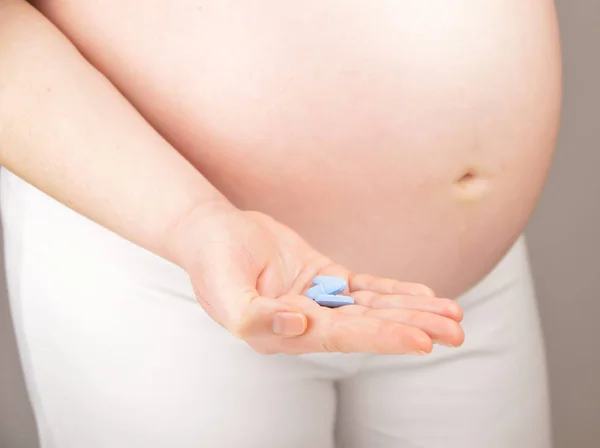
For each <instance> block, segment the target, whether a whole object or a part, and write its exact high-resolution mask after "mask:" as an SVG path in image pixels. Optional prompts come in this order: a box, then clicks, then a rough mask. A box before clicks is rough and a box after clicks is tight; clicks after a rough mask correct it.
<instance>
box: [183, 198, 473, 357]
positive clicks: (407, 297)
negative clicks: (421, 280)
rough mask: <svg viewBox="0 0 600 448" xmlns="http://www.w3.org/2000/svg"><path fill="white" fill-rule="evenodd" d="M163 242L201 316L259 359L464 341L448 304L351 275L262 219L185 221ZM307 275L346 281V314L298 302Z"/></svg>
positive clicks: (225, 215)
mask: <svg viewBox="0 0 600 448" xmlns="http://www.w3.org/2000/svg"><path fill="white" fill-rule="evenodd" d="M172 241H173V242H174V244H173V248H174V249H173V250H174V251H175V254H176V256H175V257H174V258H175V259H176V260H177V262H178V263H179V264H180V265H181V266H182V267H183V268H184V269H186V271H187V272H188V273H189V275H190V278H191V280H192V284H193V286H194V291H195V293H196V295H197V298H198V300H199V302H200V304H201V305H202V307H203V308H204V309H205V310H206V312H207V313H208V314H209V315H210V316H211V317H212V318H213V319H214V320H215V321H217V322H218V323H219V324H221V325H222V326H224V327H225V328H227V329H228V330H229V331H230V332H231V333H233V334H234V335H235V336H237V337H238V338H241V339H243V340H244V341H246V342H247V343H248V344H249V345H250V346H251V347H252V348H253V349H254V350H256V351H257V352H259V353H264V354H273V353H286V354H301V353H309V352H344V353H349V352H362V353H387V354H407V353H410V354H426V353H429V352H430V351H431V350H432V346H433V343H439V344H443V345H449V346H459V345H461V344H462V342H463V339H464V334H463V331H462V329H461V327H460V325H459V322H460V321H461V319H462V310H461V309H460V307H459V306H458V304H457V303H456V302H455V301H453V300H449V299H440V298H436V297H435V295H434V293H433V291H431V290H430V289H429V288H428V287H426V286H424V285H420V284H415V283H403V282H399V281H395V280H391V279H385V278H378V277H373V276H371V275H365V274H352V273H350V272H349V271H348V270H347V269H346V268H344V267H343V266H340V265H338V264H335V263H333V262H332V261H331V260H329V259H328V258H327V257H325V256H324V255H322V254H320V253H319V252H317V251H316V250H315V249H313V248H312V247H310V246H309V245H308V244H307V243H306V242H305V241H303V240H302V238H300V237H299V236H298V235H297V234H296V233H295V232H293V231H292V230H291V229H289V228H287V227H286V226H284V225H282V224H280V223H278V222H276V221H275V220H274V219H272V218H270V217H268V216H266V215H264V214H261V213H257V212H243V211H239V210H237V209H234V208H227V209H224V210H219V211H216V212H215V211H212V212H208V213H207V212H206V211H198V212H192V213H190V214H189V216H188V217H187V218H186V219H185V220H184V221H182V222H181V223H180V225H179V226H177V230H176V231H175V234H174V238H173V239H172ZM316 275H331V276H336V277H341V278H344V279H347V280H348V285H349V291H346V292H345V294H349V295H351V296H352V297H353V298H354V301H355V305H348V306H344V307H340V308H336V309H330V308H325V307H321V306H320V305H318V304H317V303H315V302H314V301H313V300H311V299H309V298H308V297H306V296H304V293H305V292H306V290H307V289H308V288H309V287H310V286H312V284H311V282H312V279H313V277H315V276H316ZM341 294H344V293H341Z"/></svg>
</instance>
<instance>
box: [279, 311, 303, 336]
mask: <svg viewBox="0 0 600 448" xmlns="http://www.w3.org/2000/svg"><path fill="white" fill-rule="evenodd" d="M305 329H306V321H305V319H304V316H302V314H299V313H292V312H280V313H277V314H275V316H273V321H272V322H271V330H272V331H273V333H275V334H278V335H281V336H299V335H301V334H302V333H304V331H305Z"/></svg>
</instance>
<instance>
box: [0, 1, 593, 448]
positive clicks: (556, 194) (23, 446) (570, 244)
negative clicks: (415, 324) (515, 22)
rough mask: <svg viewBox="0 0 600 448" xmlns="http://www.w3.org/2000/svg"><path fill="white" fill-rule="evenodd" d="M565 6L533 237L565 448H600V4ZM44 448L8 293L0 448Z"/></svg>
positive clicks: (2, 335) (0, 355) (0, 314)
mask: <svg viewBox="0 0 600 448" xmlns="http://www.w3.org/2000/svg"><path fill="white" fill-rule="evenodd" d="M557 6H558V10H559V19H560V25H561V34H562V41H563V57H564V67H565V92H564V93H565V95H564V109H563V110H564V112H563V121H562V127H561V134H560V138H559V144H558V151H557V153H556V158H555V162H554V166H553V168H552V171H551V173H550V178H549V181H548V184H547V186H546V189H545V192H544V194H543V196H542V199H541V202H540V204H539V206H538V208H537V210H536V213H535V215H534V217H533V219H532V221H531V223H530V225H529V228H528V231H527V232H528V237H529V245H530V252H531V258H532V262H533V269H534V274H535V280H536V286H537V289H538V295H539V297H540V308H541V312H542V318H543V323H544V329H545V332H546V337H547V345H548V361H549V367H550V382H551V388H552V400H553V403H552V404H553V420H554V431H555V441H556V447H557V448H593V447H595V446H600V346H599V342H600V324H599V321H600V300H599V299H600V294H598V293H597V287H596V285H597V281H598V279H600V260H599V257H600V0H559V1H557ZM3 280H4V279H3V277H0V291H3V289H4V288H3ZM596 334H598V335H599V336H598V340H597V339H596ZM36 446H37V443H36V434H35V426H34V424H33V420H32V416H31V410H30V408H29V404H28V402H27V398H26V395H25V390H24V385H23V380H22V378H21V372H20V368H19V363H18V357H17V352H16V348H15V345H14V337H13V334H12V328H11V323H10V318H9V313H8V309H7V301H6V297H5V293H3V292H2V293H0V448H34V447H36ZM482 448H485V447H482ZM507 448H510V447H507Z"/></svg>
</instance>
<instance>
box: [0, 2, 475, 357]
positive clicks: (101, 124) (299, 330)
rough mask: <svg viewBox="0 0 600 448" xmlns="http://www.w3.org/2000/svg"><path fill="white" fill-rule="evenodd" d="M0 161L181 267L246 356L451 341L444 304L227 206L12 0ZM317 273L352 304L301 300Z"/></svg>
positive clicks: (0, 77)
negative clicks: (343, 282)
mask: <svg viewBox="0 0 600 448" xmlns="http://www.w3.org/2000/svg"><path fill="white" fill-rule="evenodd" d="M0 163H1V164H3V165H4V166H6V167H7V168H8V169H10V170H11V171H13V172H14V173H15V174H17V175H18V176H20V177H22V178H23V179H25V180H26V181H28V182H29V183H31V184H33V185H34V186H36V187H38V188H39V189H40V190H42V191H44V192H45V193H47V194H49V195H51V196H52V197H54V198H55V199H57V200H58V201H60V202H62V203H64V204H65V205H67V206H69V207H71V208H72V209H74V210H75V211H77V212H79V213H81V214H82V215H85V216H87V217H89V218H90V219H92V220H93V221H95V222H97V223H99V224H100V225H102V226H104V227H106V228H108V229H110V230H112V231H114V232H115V233H117V234H119V235H121V236H123V237H125V238H127V239H129V240H130V241H132V242H133V243H135V244H137V245H139V246H141V247H144V248H146V249H148V250H150V251H152V252H154V253H156V254H158V255H160V256H162V257H164V258H167V259H169V260H171V261H173V262H174V263H176V264H178V265H180V266H181V267H182V268H184V269H185V270H186V271H187V272H188V273H189V275H190V278H191V281H192V284H193V285H194V290H195V292H196V295H197V297H198V299H199V301H200V303H201V305H202V306H203V307H204V309H205V310H206V311H207V313H208V314H209V315H210V316H211V317H212V318H213V319H214V320H215V321H217V322H218V323H220V324H221V325H223V326H224V327H226V328H227V329H228V330H229V331H231V332H232V333H233V334H235V335H236V336H238V337H240V338H242V339H244V340H245V341H246V342H247V343H248V344H250V345H251V346H252V347H253V348H254V349H256V350H257V351H261V352H263V353H275V352H284V353H290V354H294V353H306V352H318V351H324V350H325V351H342V352H381V353H409V352H410V353H412V352H414V353H425V352H429V351H431V349H432V344H433V341H434V340H435V341H441V342H443V343H446V344H450V345H460V344H461V343H462V339H463V332H462V329H461V328H460V326H459V324H458V322H460V319H461V318H462V312H461V311H460V308H459V307H458V305H457V304H456V303H454V302H453V301H449V300H443V299H436V298H435V297H431V295H432V294H431V291H430V290H429V289H428V288H426V287H424V286H423V285H414V284H409V283H401V282H397V281H392V280H388V279H380V278H376V277H371V276H365V275H354V274H351V273H350V272H348V270H347V269H345V268H344V267H343V266H339V265H336V264H334V263H333V262H331V261H330V260H328V259H327V257H325V256H324V255H323V254H320V253H318V252H317V251H316V250H314V249H313V248H312V247H310V246H309V245H308V244H306V242H304V241H303V240H302V238H300V236H299V235H297V234H295V232H293V231H292V230H291V229H289V228H286V227H285V226H283V225H282V224H280V223H277V222H275V221H274V220H273V219H271V218H269V217H267V216H264V215H262V214H260V213H256V212H242V211H240V210H237V209H236V208H235V207H233V206H232V205H231V204H230V203H229V202H228V201H227V200H226V199H225V198H224V197H223V196H222V195H221V194H220V193H219V192H218V191H217V190H216V189H215V188H214V187H213V186H212V185H211V184H210V183H209V182H208V181H207V180H206V179H205V178H204V177H203V176H202V175H201V174H200V173H199V172H198V171H197V170H196V169H195V168H194V167H192V166H191V165H190V164H189V163H188V162H187V161H186V160H185V159H184V158H183V157H182V156H181V155H180V154H179V153H178V152H177V151H176V150H175V149H174V148H172V147H171V146H170V145H169V144H168V143H167V142H166V141H165V140H164V139H163V138H161V136H160V135H159V134H158V133H156V132H155V131H154V129H153V128H152V127H151V126H150V125H149V124H148V123H146V122H145V121H144V120H143V118H142V117H141V116H140V115H139V114H138V113H137V112H136V110H135V109H134V108H133V107H132V106H131V105H130V104H129V103H128V102H127V101H126V100H125V99H124V98H123V97H122V96H121V95H120V94H119V92H118V91H117V89H116V88H114V86H112V85H111V84H110V83H109V82H108V81H107V80H106V79H105V78H104V77H103V76H102V75H101V74H100V73H99V72H97V71H96V70H95V69H94V68H93V67H92V66H91V65H90V64H88V63H87V62H86V60H85V59H84V58H83V57H82V56H81V55H80V54H79V53H78V52H77V50H76V49H75V48H74V47H73V45H71V44H70V43H69V41H68V40H67V39H66V38H65V37H63V35H62V34H61V33H60V32H58V30H57V29H56V28H55V27H53V26H52V25H51V24H50V23H49V22H48V21H47V20H46V19H45V18H44V17H43V16H42V15H41V14H39V13H38V12H37V11H36V10H35V9H34V8H32V7H31V6H29V5H28V4H27V3H26V2H25V1H23V0H0ZM315 275H336V276H338V277H343V278H345V279H347V280H348V283H349V285H350V288H349V291H347V292H348V294H353V295H354V298H355V301H356V305H353V306H351V307H346V309H345V310H341V309H338V310H331V309H328V308H324V307H320V306H319V305H317V304H316V303H315V302H313V301H312V300H311V299H309V298H307V297H305V296H304V292H305V291H306V289H307V288H308V287H309V286H310V283H311V279H312V278H313V277H314V276H315ZM407 296H409V297H407ZM417 296H421V297H417Z"/></svg>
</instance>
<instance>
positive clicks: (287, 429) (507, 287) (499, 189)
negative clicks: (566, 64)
mask: <svg viewBox="0 0 600 448" xmlns="http://www.w3.org/2000/svg"><path fill="white" fill-rule="evenodd" d="M560 76H561V74H560V49H559V39H558V31H557V24H556V17H555V11H554V5H553V3H552V2H551V1H550V0H531V1H522V0H488V1H477V0H456V1H453V2H448V1H438V0H431V1H414V0H413V1H405V0H395V1H394V0H380V1H369V0H302V1H301V0H284V1H281V0H254V1H244V0H227V1H225V0H209V1H201V0H175V1H170V2H166V1H160V0H147V1H143V2H142V1H134V0H106V1H102V2H100V1H92V0H77V1H75V0H73V1H66V0H62V1H61V0H45V1H41V0H40V1H38V2H37V3H35V4H34V5H30V4H28V3H26V2H24V1H23V0H0V162H1V163H2V165H4V167H5V169H4V172H3V173H2V188H1V192H2V216H3V225H4V233H5V250H6V266H7V271H8V272H7V274H8V284H9V293H10V300H11V307H12V311H13V317H14V322H15V328H16V332H17V338H18V343H19V348H20V352H21V359H22V363H23V368H24V372H25V376H26V380H27V385H28V389H29V395H30V398H31V401H32V403H33V407H34V410H35V415H36V420H37V423H38V428H39V433H40V437H41V440H42V442H41V443H42V447H44V448H47V447H52V448H121V447H125V448H129V447H134V448H137V447H144V448H171V447H173V448H188V447H189V448H191V447H268V448H271V447H273V448H295V447H314V448H332V447H334V446H335V447H340V448H378V447H381V448H396V447H398V448H416V447H421V448H459V447H460V448H465V447H466V448H549V447H550V445H551V444H550V436H549V433H550V430H549V420H548V400H547V391H546V376H545V375H546V373H545V361H544V346H543V342H542V338H541V332H540V325H539V321H538V314H537V309H536V301H535V294H534V290H533V287H532V282H531V277H530V272H529V267H528V261H527V253H526V247H525V242H524V240H523V238H522V237H521V234H522V232H523V229H524V227H525V225H526V223H527V221H528V219H529V217H530V216H531V213H532V210H533V208H534V206H535V203H536V200H537V198H538V197H539V194H540V192H541V189H542V185H543V183H544V180H545V177H546V174H547V171H548V168H549V166H550V162H551V157H552V152H553V149H554V145H555V139H556V134H557V125H558V120H559V110H560V83H561V79H560ZM315 275H333V276H338V277H343V278H345V279H347V280H348V284H349V288H348V290H347V291H346V292H345V293H346V294H348V295H352V297H353V298H354V300H355V302H356V304H355V305H350V306H346V307H341V308H337V309H330V308H327V307H320V306H319V305H318V304H316V303H315V302H313V301H311V300H310V299H309V298H307V297H305V296H304V294H305V292H306V289H307V288H308V287H310V283H311V280H312V278H313V277H314V276H315ZM424 285H427V286H424ZM430 288H431V289H430ZM433 291H435V293H434V292H433ZM453 299H455V300H453ZM198 303H200V305H198ZM463 330H464V333H463ZM465 335H466V339H465V341H464V344H463V338H464V337H465ZM326 352H327V353H326ZM419 354H421V355H426V356H414V355H419ZM266 355H271V356H266ZM292 355H293V356H292Z"/></svg>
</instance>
